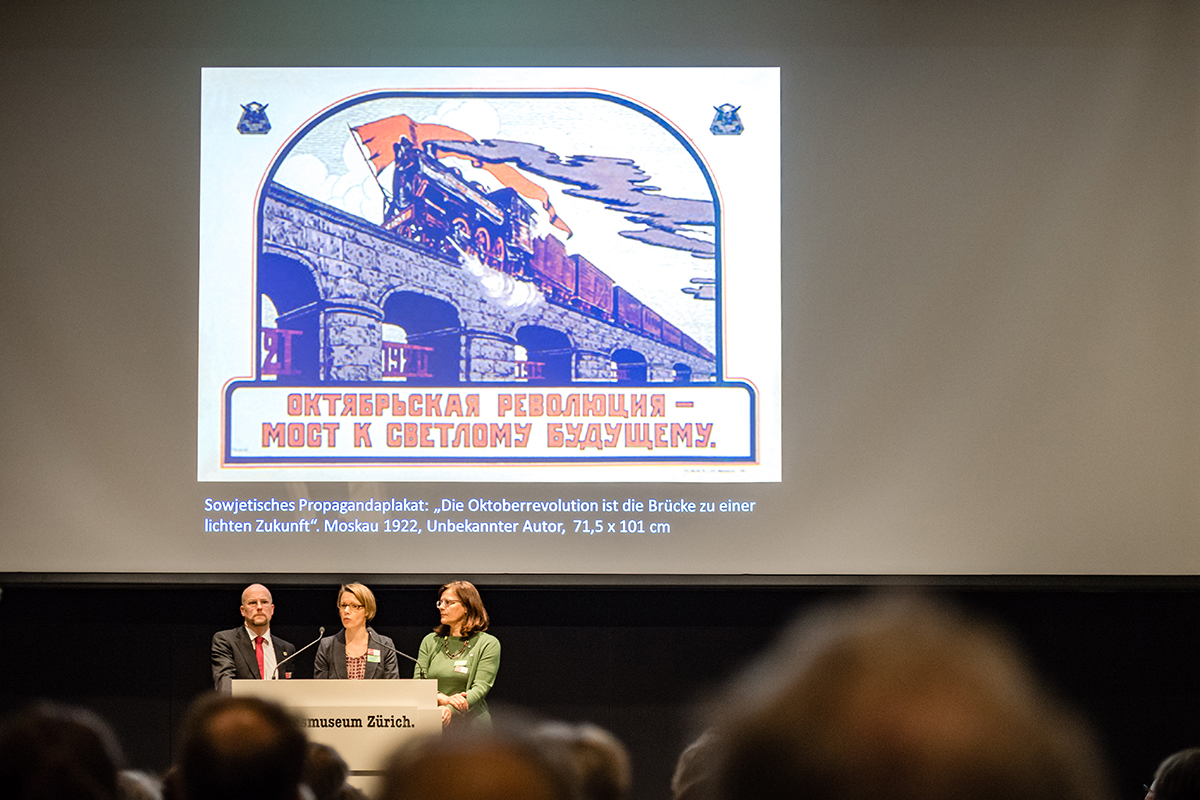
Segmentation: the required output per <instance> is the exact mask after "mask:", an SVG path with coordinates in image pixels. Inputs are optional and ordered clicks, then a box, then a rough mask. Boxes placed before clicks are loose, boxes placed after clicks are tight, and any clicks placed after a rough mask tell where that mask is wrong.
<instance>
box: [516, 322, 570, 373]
mask: <svg viewBox="0 0 1200 800" xmlns="http://www.w3.org/2000/svg"><path fill="white" fill-rule="evenodd" d="M517 344H519V345H521V346H522V347H524V348H525V352H526V354H527V355H528V357H529V362H530V363H531V364H540V365H541V367H540V368H533V367H531V368H530V370H531V371H530V380H542V381H545V382H547V383H550V384H553V385H566V384H568V383H570V382H571V379H572V363H573V358H572V356H573V354H574V347H573V346H572V345H571V339H570V337H569V336H567V334H565V333H563V332H562V331H559V330H555V329H554V328H548V327H546V326H544V325H525V326H523V327H521V328H518V329H517ZM535 376H536V377H535Z"/></svg>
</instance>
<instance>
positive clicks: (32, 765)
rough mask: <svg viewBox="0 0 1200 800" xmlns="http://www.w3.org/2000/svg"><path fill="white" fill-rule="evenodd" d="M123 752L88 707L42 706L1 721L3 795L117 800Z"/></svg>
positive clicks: (15, 799) (19, 799)
mask: <svg viewBox="0 0 1200 800" xmlns="http://www.w3.org/2000/svg"><path fill="white" fill-rule="evenodd" d="M121 766H122V755H121V749H120V746H119V745H118V744H117V740H116V737H115V736H113V733H112V729H111V728H109V726H108V724H107V723H105V722H104V721H103V720H101V719H100V718H99V717H97V716H96V715H95V714H92V713H90V712H88V711H84V710H83V709H79V708H71V707H68V706H59V705H51V704H42V705H37V706H34V707H32V708H29V709H27V710H26V711H23V712H21V713H19V714H17V715H16V716H14V717H12V718H10V719H9V720H7V721H6V722H5V723H4V724H3V725H0V787H2V788H0V795H3V796H4V797H6V798H11V799H12V800H117V797H118V788H117V772H118V770H119V769H120V768H121Z"/></svg>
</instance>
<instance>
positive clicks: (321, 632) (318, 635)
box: [271, 625, 325, 678]
mask: <svg viewBox="0 0 1200 800" xmlns="http://www.w3.org/2000/svg"><path fill="white" fill-rule="evenodd" d="M324 635H325V626H324V625H322V626H321V631H320V632H319V633H318V634H317V638H315V639H313V640H312V641H311V642H309V643H308V644H306V645H304V647H301V648H300V649H299V650H297V651H296V652H294V653H292V654H291V655H290V656H288V657H287V658H285V659H284V660H283V661H280V662H279V663H278V664H276V665H275V671H274V672H272V673H271V677H272V678H278V677H279V668H280V667H282V666H283V665H284V664H286V663H287V662H289V661H291V660H292V659H293V658H295V657H296V656H298V655H300V654H301V653H303V652H304V651H305V650H307V649H308V648H310V647H312V646H313V645H314V644H316V643H317V642H319V641H321V637H322V636H324Z"/></svg>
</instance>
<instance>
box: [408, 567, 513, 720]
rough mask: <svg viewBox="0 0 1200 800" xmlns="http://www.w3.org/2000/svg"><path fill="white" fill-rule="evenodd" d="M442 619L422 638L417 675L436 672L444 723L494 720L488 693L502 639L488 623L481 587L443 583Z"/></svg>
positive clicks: (431, 675)
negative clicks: (490, 629)
mask: <svg viewBox="0 0 1200 800" xmlns="http://www.w3.org/2000/svg"><path fill="white" fill-rule="evenodd" d="M437 608H438V614H439V615H440V624H439V625H438V626H437V627H436V628H434V629H433V633H431V634H429V635H428V636H426V637H425V639H424V641H422V642H421V650H420V652H418V653H417V665H416V667H415V668H414V669H413V677H414V678H416V677H421V676H422V675H421V673H422V671H424V677H428V678H435V679H436V680H437V682H438V696H437V701H438V707H439V708H440V709H441V712H442V725H443V726H448V725H464V724H469V725H491V722H492V718H491V715H490V714H489V713H488V707H487V695H488V692H489V691H491V688H492V684H493V683H495V682H496V673H497V672H498V671H499V670H500V640H499V639H497V638H496V637H495V636H492V635H491V634H490V633H486V631H487V629H488V615H487V611H486V610H485V609H484V607H483V600H482V599H481V598H480V597H479V590H478V589H476V588H475V587H474V586H473V585H472V584H470V583H468V582H467V581H452V582H450V583H447V584H446V585H445V586H442V587H441V588H440V589H438V601H437Z"/></svg>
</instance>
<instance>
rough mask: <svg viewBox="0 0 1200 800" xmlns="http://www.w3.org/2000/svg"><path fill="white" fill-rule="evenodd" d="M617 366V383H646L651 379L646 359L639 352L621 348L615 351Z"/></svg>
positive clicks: (613, 358)
mask: <svg viewBox="0 0 1200 800" xmlns="http://www.w3.org/2000/svg"><path fill="white" fill-rule="evenodd" d="M612 360H613V362H615V363H616V365H617V383H646V381H647V380H648V378H649V371H648V364H647V362H646V357H645V356H644V355H642V354H641V353H639V352H638V351H637V350H631V349H629V348H627V347H621V348H618V349H616V350H614V351H613V354H612Z"/></svg>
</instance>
